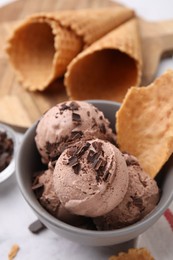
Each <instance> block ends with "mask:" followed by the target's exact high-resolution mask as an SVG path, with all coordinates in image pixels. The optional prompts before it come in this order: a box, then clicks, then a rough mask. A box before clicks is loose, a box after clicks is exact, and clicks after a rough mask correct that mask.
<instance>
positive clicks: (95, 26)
mask: <svg viewBox="0 0 173 260" xmlns="http://www.w3.org/2000/svg"><path fill="white" fill-rule="evenodd" d="M133 16H134V12H133V11H132V10H131V9H128V8H125V7H119V6H116V7H115V8H102V9H96V10H91V9H86V10H80V11H64V12H63V11H62V12H57V13H43V14H36V15H33V16H30V17H29V18H28V19H26V20H25V21H23V22H22V23H21V24H20V26H18V27H17V28H16V29H15V30H14V32H13V34H12V36H11V38H10V39H9V41H8V46H7V53H8V55H9V58H10V61H11V63H12V65H13V67H14V68H15V70H16V72H17V74H18V77H19V79H20V81H21V82H22V84H23V86H24V87H25V88H26V89H28V90H31V91H34V90H44V89H45V88H46V87H47V86H48V85H49V84H50V83H51V82H52V81H53V80H55V79H56V78H58V77H61V76H62V75H63V74H64V73H65V71H66V68H67V65H68V64H69V63H70V62H71V60H72V59H73V58H74V57H75V56H76V55H77V54H78V53H79V52H80V51H81V50H82V49H83V48H84V47H86V46H88V45H90V44H91V43H92V42H94V41H96V40H97V39H98V38H100V37H102V36H103V35H104V34H106V33H107V32H109V31H111V30H112V29H113V28H115V27H116V26H119V25H120V24H121V23H123V22H125V21H126V20H128V19H130V18H131V17H133Z"/></svg>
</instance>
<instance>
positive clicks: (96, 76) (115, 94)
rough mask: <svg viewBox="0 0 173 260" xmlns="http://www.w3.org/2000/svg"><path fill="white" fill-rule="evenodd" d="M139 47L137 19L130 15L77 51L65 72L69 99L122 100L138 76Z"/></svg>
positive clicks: (139, 77)
mask: <svg viewBox="0 0 173 260" xmlns="http://www.w3.org/2000/svg"><path fill="white" fill-rule="evenodd" d="M141 63H142V62H141V49H140V39H139V33H138V24H137V20H136V19H135V18H134V19H131V20H129V21H127V22H126V23H124V24H122V25H121V26H119V27H118V28H116V29H114V30H112V31H111V32H109V33H108V34H107V35H105V36H104V37H102V38H101V39H99V40H98V41H96V42H95V43H93V44H92V45H91V46H90V47H88V48H87V49H86V50H84V51H83V52H81V53H80V54H79V55H77V57H76V58H74V59H73V60H72V62H71V63H70V64H69V66H68V69H67V72H66V74H65V86H66V89H67V93H68V95H69V97H70V98H71V99H95V98H97V99H109V100H116V101H122V99H123V98H124V96H125V94H126V92H127V89H128V88H129V87H131V86H132V85H136V86H137V85H138V84H139V83H140V79H141Z"/></svg>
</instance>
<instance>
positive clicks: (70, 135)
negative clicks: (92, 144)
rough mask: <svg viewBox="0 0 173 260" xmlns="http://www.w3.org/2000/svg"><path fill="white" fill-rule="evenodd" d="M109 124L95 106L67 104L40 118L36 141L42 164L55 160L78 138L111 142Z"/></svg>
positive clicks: (80, 103) (111, 134)
mask: <svg viewBox="0 0 173 260" xmlns="http://www.w3.org/2000/svg"><path fill="white" fill-rule="evenodd" d="M109 124H110V123H109V121H108V120H107V119H106V118H105V117H104V115H103V113H102V112H101V111H99V110H98V109H97V108H96V107H95V106H93V105H91V104H89V103H87V102H83V101H67V102H63V103H60V104H58V105H56V106H54V107H52V108H51V109H50V110H48V111H47V112H46V113H45V114H44V115H43V117H42V118H41V119H40V121H39V123H38V125H37V129H36V136H35V141H36V145H37V148H38V151H39V153H40V155H41V157H42V161H43V163H48V162H49V161H54V160H56V159H57V158H58V157H59V155H60V154H61V153H62V151H63V150H64V149H65V148H66V147H68V146H69V144H71V143H74V142H76V141H77V140H80V139H81V138H86V139H88V138H91V137H92V138H94V137H96V138H100V139H107V140H109V141H113V140H114V134H113V133H112V129H111V128H110V127H109Z"/></svg>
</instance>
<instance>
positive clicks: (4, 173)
mask: <svg viewBox="0 0 173 260" xmlns="http://www.w3.org/2000/svg"><path fill="white" fill-rule="evenodd" d="M17 144H18V138H17V133H16V132H15V131H14V130H13V129H12V128H11V127H8V126H6V125H5V124H1V123H0V183H2V182H3V181H5V180H7V179H8V178H9V177H10V176H11V175H12V174H13V173H14V171H15V159H14V157H15V153H16V149H17Z"/></svg>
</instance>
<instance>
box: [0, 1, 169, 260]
mask: <svg viewBox="0 0 173 260" xmlns="http://www.w3.org/2000/svg"><path fill="white" fill-rule="evenodd" d="M7 2H10V0H8V1H7V0H0V5H2V4H5V3H7ZM121 2H122V3H125V4H126V5H128V6H130V7H133V8H135V10H136V11H137V13H138V14H139V15H141V16H143V17H144V18H146V19H149V20H159V19H171V18H173V13H172V10H173V1H171V0H160V1H159V0H153V1H150V0H145V1H137V0H136V1H134V0H122V1H121ZM167 68H173V59H172V57H170V58H167V59H164V60H163V61H162V62H161V63H160V66H159V69H158V72H157V75H160V74H162V73H163V72H164V71H165V70H166V69H167ZM171 208H172V209H173V204H172V205H171ZM34 220H36V216H35V215H34V213H33V212H32V210H31V208H30V207H29V206H28V204H27V203H26V202H25V200H24V199H23V197H22V195H21V193H20V191H19V189H18V186H17V184H16V180H15V175H13V176H11V177H10V179H8V180H7V181H6V182H4V183H3V184H0V260H6V259H8V252H9V250H10V248H11V246H12V245H13V244H15V243H17V244H18V245H19V247H20V250H19V252H18V254H17V256H16V258H15V259H16V260H35V259H42V260H48V259H53V260H66V259H71V260H79V259H80V260H81V259H82V260H88V259H93V260H105V259H108V257H109V256H110V255H112V254H114V253H115V252H116V248H115V246H112V247H100V248H94V247H87V246H83V245H79V244H76V243H73V242H71V241H68V240H66V239H65V238H62V237H60V236H57V235H56V234H54V233H53V232H51V231H49V230H44V231H42V232H41V233H40V234H37V235H34V234H32V233H31V232H30V231H29V230H28V226H29V224H31V223H32V222H33V221H34ZM172 241H173V232H172V230H171V228H170V224H169V223H168V222H167V221H166V219H165V217H164V216H162V217H161V218H160V219H159V220H158V221H157V223H155V224H154V225H153V226H152V227H151V228H150V229H149V230H147V231H146V232H145V233H143V234H142V235H141V236H140V237H139V239H138V241H137V246H138V247H147V248H148V249H149V250H150V251H151V253H152V255H153V256H154V257H155V258H156V259H157V260H172V259H173V258H172V255H173V247H172V245H173V243H172Z"/></svg>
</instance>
